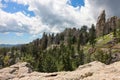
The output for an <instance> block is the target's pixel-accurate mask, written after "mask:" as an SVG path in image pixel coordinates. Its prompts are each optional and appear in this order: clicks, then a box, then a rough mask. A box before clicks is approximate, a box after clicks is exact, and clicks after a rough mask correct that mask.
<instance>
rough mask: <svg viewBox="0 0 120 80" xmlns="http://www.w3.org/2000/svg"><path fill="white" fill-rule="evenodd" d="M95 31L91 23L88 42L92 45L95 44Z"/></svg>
mask: <svg viewBox="0 0 120 80" xmlns="http://www.w3.org/2000/svg"><path fill="white" fill-rule="evenodd" d="M95 39H96V31H95V26H94V24H92V26H91V28H90V29H89V42H90V45H92V47H94V46H95V43H96V40H95Z"/></svg>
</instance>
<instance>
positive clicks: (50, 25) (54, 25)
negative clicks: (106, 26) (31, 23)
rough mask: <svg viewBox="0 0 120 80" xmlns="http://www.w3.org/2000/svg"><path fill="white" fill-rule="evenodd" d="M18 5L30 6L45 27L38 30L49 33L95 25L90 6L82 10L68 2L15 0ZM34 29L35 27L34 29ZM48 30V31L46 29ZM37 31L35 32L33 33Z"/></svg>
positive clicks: (63, 0)
mask: <svg viewBox="0 0 120 80" xmlns="http://www.w3.org/2000/svg"><path fill="white" fill-rule="evenodd" d="M13 1H14V2H17V3H18V4H24V5H29V8H28V9H29V10H30V11H33V12H34V13H35V15H36V17H37V18H38V19H39V23H41V24H42V25H40V26H43V27H42V28H41V27H38V29H36V30H37V31H36V32H38V33H39V29H43V30H42V31H44V30H46V31H47V32H59V31H62V30H64V29H65V28H66V27H77V28H80V27H81V26H82V25H88V26H90V25H91V24H92V23H94V18H93V17H92V16H89V15H90V11H89V9H88V8H86V6H87V7H88V4H86V5H85V7H82V8H81V9H80V8H79V7H76V8H75V7H73V6H71V5H69V4H67V3H68V0H47V1H46V0H13ZM33 28H34V27H33ZM44 28H47V29H44ZM34 32H35V31H34V30H33V31H32V33H34Z"/></svg>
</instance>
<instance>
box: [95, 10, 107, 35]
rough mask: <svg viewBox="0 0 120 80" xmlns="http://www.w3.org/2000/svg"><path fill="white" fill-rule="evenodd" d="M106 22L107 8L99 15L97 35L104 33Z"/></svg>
mask: <svg viewBox="0 0 120 80" xmlns="http://www.w3.org/2000/svg"><path fill="white" fill-rule="evenodd" d="M105 22H106V14H105V10H103V11H102V13H101V14H100V16H99V17H98V20H97V24H96V32H97V36H102V35H103V30H104V27H105Z"/></svg>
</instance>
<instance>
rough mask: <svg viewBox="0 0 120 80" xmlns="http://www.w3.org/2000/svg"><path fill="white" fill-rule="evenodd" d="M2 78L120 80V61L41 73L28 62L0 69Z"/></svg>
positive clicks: (94, 63) (0, 78)
mask: <svg viewBox="0 0 120 80" xmlns="http://www.w3.org/2000/svg"><path fill="white" fill-rule="evenodd" d="M0 80H120V62H115V63H113V64H111V65H105V64H103V63H101V62H98V61H94V62H91V63H89V64H85V65H82V66H79V67H78V69H76V70H75V71H71V72H54V73H40V72H35V71H32V69H31V66H30V65H29V64H28V63H26V62H23V63H17V64H15V65H12V66H10V67H7V68H3V69H1V70H0Z"/></svg>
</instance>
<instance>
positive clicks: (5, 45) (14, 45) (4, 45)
mask: <svg viewBox="0 0 120 80" xmlns="http://www.w3.org/2000/svg"><path fill="white" fill-rule="evenodd" d="M20 45H21V44H0V48H4V47H5V48H7V47H8V48H10V47H16V46H20Z"/></svg>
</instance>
